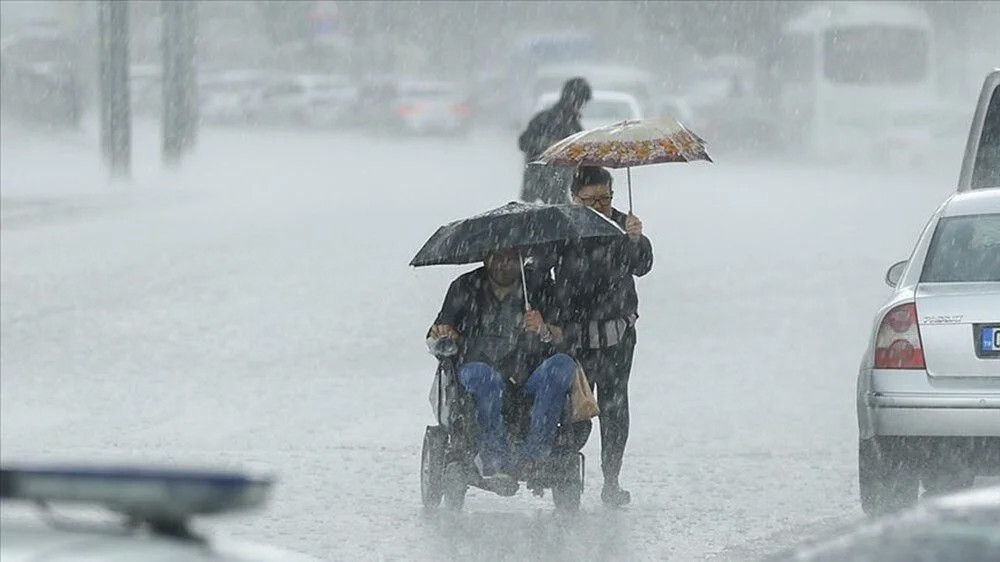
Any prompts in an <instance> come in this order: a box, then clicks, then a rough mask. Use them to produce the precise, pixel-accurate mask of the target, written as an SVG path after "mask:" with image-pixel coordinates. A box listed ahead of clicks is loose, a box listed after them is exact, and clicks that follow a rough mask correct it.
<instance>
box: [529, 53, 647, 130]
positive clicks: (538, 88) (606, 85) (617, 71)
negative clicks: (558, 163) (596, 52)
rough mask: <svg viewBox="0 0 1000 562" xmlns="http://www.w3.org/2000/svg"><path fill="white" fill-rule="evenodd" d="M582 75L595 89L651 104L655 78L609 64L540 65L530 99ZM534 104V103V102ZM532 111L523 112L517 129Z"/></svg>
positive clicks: (536, 97)
mask: <svg viewBox="0 0 1000 562" xmlns="http://www.w3.org/2000/svg"><path fill="white" fill-rule="evenodd" d="M577 76H582V77H584V78H586V80H587V82H588V83H589V84H590V87H591V88H592V89H594V90H607V91H616V92H624V93H627V94H630V95H632V96H633V97H634V98H635V100H636V101H637V102H638V104H639V107H640V108H647V107H650V106H651V105H652V100H653V90H654V87H655V85H654V80H653V76H652V75H651V74H650V73H649V72H646V71H645V70H642V69H640V68H636V67H633V66H622V65H612V64H593V63H588V64H560V65H548V66H545V67H542V68H539V70H538V72H537V73H536V75H535V78H534V81H533V83H532V85H531V88H532V92H533V96H534V97H533V98H532V99H533V100H536V102H537V99H538V97H539V96H541V95H543V94H546V93H549V92H558V91H561V90H562V87H563V84H565V83H566V81H567V80H569V79H570V78H574V77H577ZM534 105H536V106H537V103H534ZM533 115H534V113H533V112H525V113H524V114H523V115H521V116H520V124H519V130H522V131H523V130H524V128H525V127H526V126H527V125H528V121H530V120H531V117H532V116H533Z"/></svg>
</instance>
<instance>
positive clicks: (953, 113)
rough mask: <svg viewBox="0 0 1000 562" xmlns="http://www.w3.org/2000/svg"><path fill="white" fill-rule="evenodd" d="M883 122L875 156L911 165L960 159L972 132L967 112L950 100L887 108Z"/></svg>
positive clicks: (873, 149) (876, 137) (874, 141)
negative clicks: (952, 103)
mask: <svg viewBox="0 0 1000 562" xmlns="http://www.w3.org/2000/svg"><path fill="white" fill-rule="evenodd" d="M882 123H883V126H882V127H881V129H880V130H879V132H878V133H876V134H875V135H873V138H872V140H871V142H872V146H871V151H870V154H871V158H872V159H873V160H875V161H876V162H877V163H885V164H887V165H889V166H892V167H895V166H905V167H908V168H911V169H912V168H920V167H922V166H934V165H937V164H938V163H939V162H940V161H941V160H942V159H945V160H953V159H955V160H957V159H959V158H960V157H961V154H962V149H963V147H964V141H965V139H966V138H967V136H968V132H969V129H968V124H969V119H968V115H967V114H966V112H964V111H962V110H961V108H956V107H954V106H951V105H946V104H933V105H920V106H916V107H912V108H905V107H897V108H891V109H889V108H887V110H886V112H885V114H884V121H883V122H882Z"/></svg>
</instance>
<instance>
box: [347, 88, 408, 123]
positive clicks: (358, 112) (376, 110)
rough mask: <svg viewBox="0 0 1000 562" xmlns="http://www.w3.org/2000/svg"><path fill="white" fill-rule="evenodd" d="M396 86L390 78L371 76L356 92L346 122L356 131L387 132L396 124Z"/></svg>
mask: <svg viewBox="0 0 1000 562" xmlns="http://www.w3.org/2000/svg"><path fill="white" fill-rule="evenodd" d="M398 96H399V93H398V85H397V81H396V79H395V78H393V77H390V76H371V77H369V78H368V79H367V80H365V81H364V82H363V83H362V84H361V86H360V88H359V91H358V96H357V99H355V101H354V104H353V108H352V111H351V112H350V114H349V115H348V116H347V119H346V122H347V123H348V124H349V125H351V126H353V127H356V128H358V129H363V130H368V131H372V132H388V131H390V130H391V129H393V128H394V127H395V124H396V114H395V112H396V103H397V99H398Z"/></svg>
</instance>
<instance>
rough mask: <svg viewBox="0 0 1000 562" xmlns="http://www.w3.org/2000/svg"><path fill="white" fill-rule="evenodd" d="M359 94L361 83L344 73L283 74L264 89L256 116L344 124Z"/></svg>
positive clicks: (267, 121) (266, 119)
mask: <svg viewBox="0 0 1000 562" xmlns="http://www.w3.org/2000/svg"><path fill="white" fill-rule="evenodd" d="M358 95H359V91H358V87H357V86H356V85H355V84H354V82H353V81H352V80H351V79H350V78H349V77H347V76H344V75H339V74H300V75H286V76H281V77H279V78H276V79H274V80H271V81H270V82H269V85H268V86H267V87H266V88H265V89H263V91H261V93H260V97H259V101H258V102H257V103H256V104H255V106H254V109H253V119H254V120H255V121H256V122H258V123H263V124H280V125H288V124H297V125H307V126H331V125H342V124H344V123H346V120H347V116H348V115H349V113H350V112H351V110H352V108H353V107H354V105H355V103H356V100H357V98H358Z"/></svg>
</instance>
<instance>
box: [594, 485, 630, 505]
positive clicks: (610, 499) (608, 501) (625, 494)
mask: <svg viewBox="0 0 1000 562" xmlns="http://www.w3.org/2000/svg"><path fill="white" fill-rule="evenodd" d="M601 501H603V502H604V505H606V506H608V507H622V506H623V505H628V504H629V503H630V502H631V501H632V494H630V493H629V491H628V490H623V489H622V488H621V486H618V485H608V484H605V485H604V489H603V490H601Z"/></svg>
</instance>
